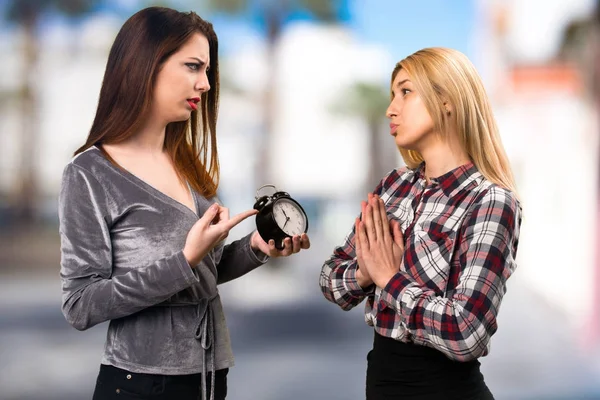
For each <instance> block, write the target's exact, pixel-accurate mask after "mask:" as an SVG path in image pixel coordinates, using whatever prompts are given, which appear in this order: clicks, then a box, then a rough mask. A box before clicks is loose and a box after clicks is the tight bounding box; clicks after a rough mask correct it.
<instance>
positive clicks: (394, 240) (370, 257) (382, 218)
mask: <svg viewBox="0 0 600 400" xmlns="http://www.w3.org/2000/svg"><path fill="white" fill-rule="evenodd" d="M361 211H362V214H361V215H362V219H361V218H356V221H355V223H354V228H355V236H354V241H355V248H356V259H357V261H358V270H357V272H356V279H357V281H358V283H359V285H360V286H361V287H363V288H365V287H367V286H369V285H371V284H373V283H375V285H377V286H378V287H380V288H383V287H385V286H386V285H387V284H388V282H389V281H390V279H391V278H392V277H393V276H394V275H395V274H396V273H398V271H399V269H400V263H401V262H402V256H403V254H404V238H403V235H402V231H401V229H400V222H399V221H397V220H391V221H389V220H388V217H387V214H386V210H385V204H384V203H383V200H381V198H380V197H379V196H377V195H373V194H371V193H369V196H368V201H366V202H365V201H362V202H361Z"/></svg>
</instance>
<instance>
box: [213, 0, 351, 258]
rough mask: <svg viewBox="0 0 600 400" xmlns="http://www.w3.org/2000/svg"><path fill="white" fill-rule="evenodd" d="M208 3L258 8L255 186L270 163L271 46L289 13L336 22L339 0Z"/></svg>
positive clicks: (267, 179) (236, 11) (233, 9)
mask: <svg viewBox="0 0 600 400" xmlns="http://www.w3.org/2000/svg"><path fill="white" fill-rule="evenodd" d="M208 5H209V7H210V8H211V9H212V10H215V11H218V12H224V13H227V14H231V15H240V14H242V13H245V12H247V11H248V10H249V8H250V7H252V6H254V7H256V8H258V12H259V14H260V16H259V19H260V20H261V22H262V23H263V24H264V26H265V36H266V46H267V60H266V64H267V66H268V68H270V71H269V72H268V73H267V77H268V78H267V81H266V83H265V88H264V92H263V98H262V102H263V121H264V122H263V134H262V137H261V144H262V145H261V146H259V153H258V154H257V156H256V164H255V169H254V182H255V184H256V185H257V186H261V185H263V184H267V183H273V182H272V181H271V179H272V175H271V171H272V167H271V163H270V154H269V150H270V146H269V143H271V141H272V138H273V130H274V128H273V127H274V116H275V105H276V99H275V96H274V87H275V76H276V75H275V71H277V65H276V58H275V49H276V46H277V43H278V41H279V38H280V37H281V34H282V32H283V29H284V26H285V23H286V22H287V21H288V18H290V17H291V15H292V14H294V13H296V12H299V11H308V12H309V13H310V14H312V16H314V17H315V18H316V19H317V20H318V21H321V22H326V23H337V22H338V21H339V18H338V17H339V14H338V12H337V11H338V8H339V5H340V2H339V1H335V0H325V1H324V0H209V1H208ZM285 263H286V261H285V260H281V259H279V258H273V259H271V260H270V261H269V263H268V265H269V267H270V268H273V269H280V268H281V267H283V266H284V264H285Z"/></svg>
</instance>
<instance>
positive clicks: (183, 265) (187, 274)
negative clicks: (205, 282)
mask: <svg viewBox="0 0 600 400" xmlns="http://www.w3.org/2000/svg"><path fill="white" fill-rule="evenodd" d="M175 259H176V260H177V264H178V265H179V270H180V271H181V274H182V279H183V280H184V281H185V282H186V283H187V284H188V286H189V285H192V284H194V283H198V282H199V281H200V280H199V279H198V277H197V276H196V275H195V274H194V270H193V268H192V266H191V265H190V263H189V262H188V261H187V259H186V258H185V256H184V255H183V250H180V251H179V252H177V253H176V254H175Z"/></svg>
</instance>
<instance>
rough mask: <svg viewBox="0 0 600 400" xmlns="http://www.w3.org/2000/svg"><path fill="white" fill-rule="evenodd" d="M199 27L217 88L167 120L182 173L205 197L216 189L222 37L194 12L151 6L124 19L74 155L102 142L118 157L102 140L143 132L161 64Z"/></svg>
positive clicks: (169, 143) (169, 147)
mask: <svg viewBox="0 0 600 400" xmlns="http://www.w3.org/2000/svg"><path fill="white" fill-rule="evenodd" d="M195 33H200V34H202V35H204V36H205V37H206V38H207V39H208V43H209V46H210V64H211V66H210V69H209V70H208V71H207V75H208V81H209V84H210V87H211V90H209V91H208V92H207V93H204V94H203V95H202V96H201V98H202V100H201V104H200V107H199V109H198V111H192V115H191V118H190V119H189V120H187V121H181V122H172V123H169V124H168V125H167V127H166V131H165V150H166V151H167V152H168V154H169V155H170V157H171V159H172V161H173V164H174V166H175V170H176V171H177V174H178V175H179V177H180V179H182V180H183V181H188V182H189V183H190V185H191V186H192V187H193V188H194V189H195V190H196V191H198V192H199V193H201V194H202V195H203V196H205V197H212V196H214V195H215V194H216V191H217V188H218V185H219V160H218V155H217V138H216V125H217V113H218V107H219V63H218V40H217V35H216V33H215V31H214V29H213V26H212V24H211V23H210V22H207V21H205V20H204V19H202V18H200V17H199V16H198V15H197V14H196V13H194V12H188V13H184V12H179V11H176V10H172V9H169V8H164V7H149V8H145V9H143V10H141V11H138V12H137V13H135V14H134V15H132V16H131V17H130V18H129V19H128V20H127V21H126V22H125V24H123V26H122V27H121V29H120V31H119V32H118V34H117V36H116V38H115V41H114V43H113V45H112V47H111V49H110V53H109V55H108V61H107V64H106V71H105V73H104V78H103V81H102V87H101V89H100V98H99V101H98V108H97V110H96V116H95V118H94V122H93V124H92V128H91V130H90V133H89V135H88V138H87V140H86V142H85V144H84V145H83V146H81V147H80V148H79V149H77V150H76V151H75V153H74V155H77V154H79V153H81V152H83V151H85V150H86V149H88V148H89V147H91V146H94V145H97V147H99V148H100V149H101V150H102V151H103V153H104V154H105V155H106V156H107V157H108V158H109V159H110V160H111V161H112V162H114V160H112V159H111V158H110V156H109V155H108V154H107V153H106V151H105V150H104V149H103V148H102V144H110V143H119V142H121V141H124V140H126V139H128V138H130V137H131V136H132V135H134V134H135V133H136V132H138V130H139V129H140V127H141V126H142V124H143V122H144V118H145V116H146V115H147V113H148V112H149V110H150V105H151V101H152V97H153V93H154V84H155V82H156V77H157V75H158V72H159V71H160V68H161V66H162V65H163V63H164V62H165V61H166V60H167V59H168V58H169V57H170V56H171V55H172V54H173V53H175V52H177V51H178V50H179V48H180V47H181V46H182V45H183V44H184V43H185V42H186V41H187V40H188V39H189V38H190V37H191V36H192V35H193V34H195ZM198 113H200V116H199V115H198ZM200 120H201V125H200V123H199V122H200ZM209 152H210V157H209ZM115 164H116V162H115Z"/></svg>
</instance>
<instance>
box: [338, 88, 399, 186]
mask: <svg viewBox="0 0 600 400" xmlns="http://www.w3.org/2000/svg"><path fill="white" fill-rule="evenodd" d="M389 103H390V91H389V88H386V87H384V86H382V85H377V84H374V83H366V82H356V83H355V84H353V85H352V86H350V87H349V88H348V89H347V90H346V91H345V92H344V93H343V94H342V96H341V97H340V99H339V100H338V101H337V102H336V103H335V104H334V105H333V111H334V112H337V113H342V114H345V115H353V116H355V117H359V118H361V119H362V120H363V121H364V122H365V124H366V126H367V129H368V136H369V150H368V157H369V164H368V165H369V171H368V173H367V179H366V181H365V186H366V188H365V190H366V191H367V192H370V191H372V190H373V189H375V187H376V186H377V184H378V183H379V181H380V180H381V178H383V176H384V175H385V174H386V173H388V172H389V171H391V170H392V169H393V168H395V167H397V162H396V160H397V153H398V150H397V147H396V146H395V145H394V143H393V140H392V139H390V137H389V135H386V134H385V131H384V130H383V129H382V127H383V125H384V122H385V120H386V116H385V111H386V109H387V107H388V105H389ZM365 195H366V194H365Z"/></svg>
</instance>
